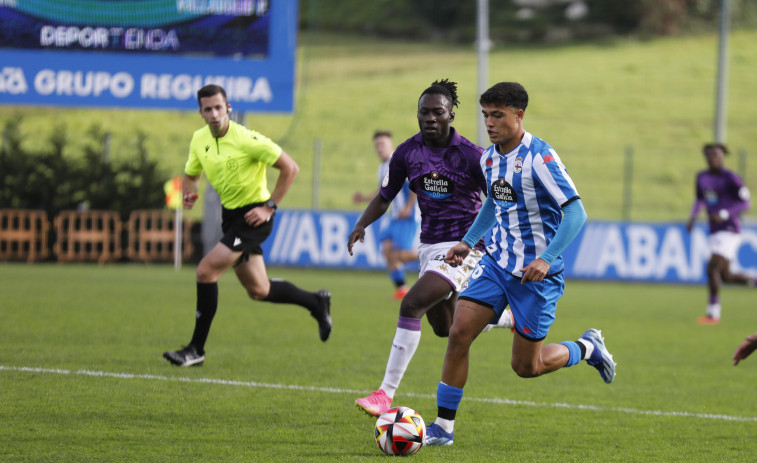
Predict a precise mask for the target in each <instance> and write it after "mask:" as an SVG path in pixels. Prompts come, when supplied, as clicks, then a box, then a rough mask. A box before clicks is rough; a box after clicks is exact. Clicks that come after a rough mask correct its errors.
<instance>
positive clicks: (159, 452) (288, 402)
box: [0, 264, 757, 463]
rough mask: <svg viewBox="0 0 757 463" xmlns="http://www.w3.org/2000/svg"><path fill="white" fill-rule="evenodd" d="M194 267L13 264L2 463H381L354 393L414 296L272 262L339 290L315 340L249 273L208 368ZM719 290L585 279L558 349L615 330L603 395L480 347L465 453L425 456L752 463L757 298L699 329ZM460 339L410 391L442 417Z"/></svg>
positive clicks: (561, 324) (573, 288)
mask: <svg viewBox="0 0 757 463" xmlns="http://www.w3.org/2000/svg"><path fill="white" fill-rule="evenodd" d="M193 271H194V268H193V267H191V266H185V267H184V268H183V269H181V270H180V271H178V272H177V271H175V270H174V269H173V268H172V267H171V266H168V265H165V266H163V265H150V266H144V265H105V266H94V265H56V264H37V265H26V264H0V294H2V296H1V297H0V316H1V322H0V462H4V463H10V462H124V461H130V462H161V463H163V462H181V463H187V462H211V461H212V462H257V461H293V462H297V461H308V462H311V461H314V462H318V461H323V462H332V461H350V462H352V461H384V460H382V459H385V458H390V457H386V456H384V455H383V454H382V453H381V452H380V450H379V449H378V448H377V446H376V444H375V443H374V441H373V436H372V433H373V423H374V420H373V419H372V418H370V417H368V416H366V415H363V414H361V413H360V412H358V411H357V410H356V409H355V408H354V405H353V402H354V400H355V399H356V398H357V397H359V396H362V395H364V394H365V393H367V392H369V391H371V390H373V389H376V388H377V387H378V386H379V383H380V381H381V378H382V375H383V372H384V367H385V364H386V359H387V355H388V353H389V345H390V342H391V340H392V337H393V336H394V327H395V324H396V318H397V310H398V303H397V302H396V301H394V300H392V299H391V293H392V288H391V284H390V283H389V280H388V277H386V276H385V275H384V274H382V273H375V272H354V271H325V270H314V269H284V268H272V269H269V275H270V276H271V277H283V278H287V279H289V280H291V281H293V282H295V283H296V284H298V285H300V286H302V287H304V288H307V289H310V290H315V289H318V288H321V287H328V288H329V289H331V291H332V292H333V294H334V300H333V306H332V314H333V318H334V331H333V333H332V336H331V339H330V340H329V341H328V342H326V343H321V342H320V341H319V340H318V334H317V327H316V323H315V321H314V320H313V319H312V318H310V317H309V315H308V314H307V313H306V312H305V311H304V310H302V309H300V308H298V307H294V306H281V305H272V304H265V303H260V302H253V301H250V300H249V299H247V298H246V295H245V293H244V291H243V290H242V288H241V287H240V286H239V284H238V283H237V282H236V280H235V279H234V277H233V275H231V274H228V275H225V276H224V277H223V278H222V279H221V282H220V307H219V311H218V314H217V315H216V320H215V323H214V326H213V330H212V331H211V334H210V339H209V341H208V344H207V346H206V349H207V358H206V362H205V365H203V366H202V367H199V368H176V367H172V366H170V365H168V363H167V362H166V361H165V360H163V358H162V357H161V353H162V352H163V351H164V350H168V349H176V348H178V347H180V346H181V345H182V344H184V343H186V342H188V340H189V337H190V335H191V331H192V327H193V320H194V319H193V314H194V296H195V294H194V293H195V289H194V273H193ZM705 299H706V295H705V289H704V287H698V286H667V285H642V284H621V283H599V282H585V281H568V282H567V285H566V293H565V296H564V297H563V299H562V300H561V302H560V304H559V306H558V313H557V321H556V323H555V325H554V326H553V328H552V330H551V331H550V334H549V337H548V338H547V341H548V342H559V341H563V340H567V339H571V340H574V339H576V338H577V337H578V336H579V335H580V334H581V333H583V331H584V330H585V329H586V328H590V327H595V328H599V329H602V331H603V334H604V335H605V337H606V342H607V346H608V348H609V349H610V351H611V352H612V353H613V354H614V355H615V359H616V360H617V361H618V370H617V371H618V374H617V378H616V381H615V383H613V384H611V385H606V384H604V383H603V382H602V380H601V379H600V377H599V375H598V374H597V372H596V370H594V369H593V368H590V367H588V366H587V365H586V364H585V363H582V364H580V365H577V366H575V367H572V368H569V369H565V370H561V371H558V372H556V373H553V374H550V375H546V376H544V377H541V378H534V379H521V378H518V377H517V376H516V375H515V373H513V372H512V370H511V369H510V366H509V362H510V345H511V337H512V334H511V333H510V332H509V331H505V330H497V331H495V332H490V333H485V334H483V335H482V336H481V337H480V338H479V339H478V341H477V342H476V343H475V344H474V346H473V350H472V359H471V373H470V377H469V381H468V384H467V386H466V388H465V397H464V398H463V402H462V405H461V408H460V411H459V413H458V420H457V428H456V436H455V444H454V445H453V446H452V447H449V448H422V449H421V450H420V452H419V453H418V454H416V455H414V456H412V457H411V458H413V459H414V460H415V461H419V462H420V461H450V462H452V461H458V462H459V461H520V462H525V461H528V462H536V461H543V462H554V461H560V462H573V461H576V462H578V461H581V462H583V461H617V462H628V461H639V462H648V461H660V462H672V461H681V462H683V461H685V462H692V461H701V462H712V461H729V462H730V461H751V460H753V459H754V455H755V454H757V439H755V436H757V403H755V400H754V393H755V386H754V385H755V384H756V383H757V358H749V359H747V360H745V361H744V362H743V363H742V364H741V365H739V366H738V367H734V366H732V362H731V357H732V354H733V351H734V350H735V348H736V346H737V345H738V344H739V343H740V342H741V341H742V339H743V338H744V337H745V336H746V335H747V334H750V333H753V332H754V331H757V310H756V309H755V304H754V301H755V292H754V290H749V289H741V288H726V289H725V290H724V292H723V296H722V299H723V321H722V323H721V324H720V325H717V326H700V325H697V324H696V318H697V317H698V316H699V315H701V314H702V313H703V311H704V303H705ZM445 346H446V340H444V339H440V338H437V337H435V336H434V334H433V332H432V330H431V329H430V326H429V325H428V324H427V322H425V321H424V324H423V337H422V341H421V345H420V347H419V348H418V351H417V353H416V355H415V358H414V359H413V361H412V363H411V364H410V368H409V369H408V372H407V374H406V375H405V378H404V380H403V382H402V385H401V386H400V389H399V391H398V394H397V396H396V398H395V404H397V405H406V406H409V407H412V408H415V409H416V410H418V411H419V412H420V413H421V414H422V416H423V417H424V418H425V419H426V421H427V422H429V421H431V420H433V419H434V417H435V416H436V403H435V399H434V396H433V394H434V393H435V391H436V385H437V382H438V381H439V377H440V373H441V366H442V360H443V354H444V350H445Z"/></svg>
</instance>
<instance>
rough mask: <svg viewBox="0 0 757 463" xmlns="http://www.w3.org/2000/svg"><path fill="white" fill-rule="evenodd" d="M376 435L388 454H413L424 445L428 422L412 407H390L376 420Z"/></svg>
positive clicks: (377, 441)
mask: <svg viewBox="0 0 757 463" xmlns="http://www.w3.org/2000/svg"><path fill="white" fill-rule="evenodd" d="M375 437H376V444H378V446H379V448H380V449H381V450H383V452H384V453H386V454H387V455H403V456H407V455H412V454H414V453H415V452H417V451H418V450H420V449H421V447H422V446H423V439H424V438H425V437H426V423H424V422H423V418H421V416H420V415H419V414H418V412H416V411H415V410H413V409H412V408H408V407H394V408H390V409H389V410H387V411H385V412H384V413H382V414H381V416H379V417H378V420H376V428H375Z"/></svg>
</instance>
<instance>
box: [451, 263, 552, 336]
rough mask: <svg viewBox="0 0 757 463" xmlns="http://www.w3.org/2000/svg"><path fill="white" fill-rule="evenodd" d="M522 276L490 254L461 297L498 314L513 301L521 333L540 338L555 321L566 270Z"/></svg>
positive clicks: (514, 316) (511, 305)
mask: <svg viewBox="0 0 757 463" xmlns="http://www.w3.org/2000/svg"><path fill="white" fill-rule="evenodd" d="M520 280H521V278H520V277H516V276H513V275H510V274H509V273H507V272H505V271H504V270H503V269H502V268H501V267H500V266H499V265H497V263H496V262H494V260H493V259H492V258H491V257H489V255H486V256H484V258H483V259H481V261H480V262H479V263H478V266H477V267H476V269H475V270H474V271H473V274H472V275H471V277H470V282H469V283H468V288H467V289H465V290H464V291H463V292H462V293H460V296H459V299H466V300H469V301H471V302H475V303H477V304H481V305H483V306H486V307H490V308H492V309H493V310H494V312H496V314H497V315H496V318H499V316H500V315H502V312H504V311H505V308H507V306H508V305H509V306H510V310H512V312H513V319H514V320H515V329H516V330H517V331H518V333H520V334H521V335H522V336H523V337H525V338H527V339H531V340H534V341H540V340H542V339H544V338H546V337H547V333H548V332H549V327H550V326H552V323H554V322H555V309H556V308H557V301H558V300H559V299H560V297H561V296H562V294H563V291H564V290H565V279H564V278H563V274H562V273H558V274H557V275H551V276H547V277H545V278H544V280H542V281H539V282H535V281H528V282H526V283H525V284H521V283H520Z"/></svg>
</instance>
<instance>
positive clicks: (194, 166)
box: [184, 133, 202, 177]
mask: <svg viewBox="0 0 757 463" xmlns="http://www.w3.org/2000/svg"><path fill="white" fill-rule="evenodd" d="M199 145H200V143H199V141H198V137H197V133H195V134H194V135H192V141H191V142H189V157H188V159H187V164H186V165H185V166H184V173H185V174H187V175H191V176H193V177H194V176H196V175H200V174H201V173H202V164H201V163H200V157H199V156H198V154H197V153H198V151H197V150H198V147H199Z"/></svg>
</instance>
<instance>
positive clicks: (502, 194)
mask: <svg viewBox="0 0 757 463" xmlns="http://www.w3.org/2000/svg"><path fill="white" fill-rule="evenodd" d="M489 194H490V195H491V197H492V199H493V200H494V202H495V203H497V204H498V205H499V206H500V207H503V208H510V207H512V206H514V205H515V204H516V203H517V202H518V195H517V194H516V193H515V190H514V189H513V187H512V185H510V184H509V183H507V181H506V180H505V179H504V178H503V177H500V178H499V180H497V181H496V182H494V183H492V187H491V189H490V191H489Z"/></svg>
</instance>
